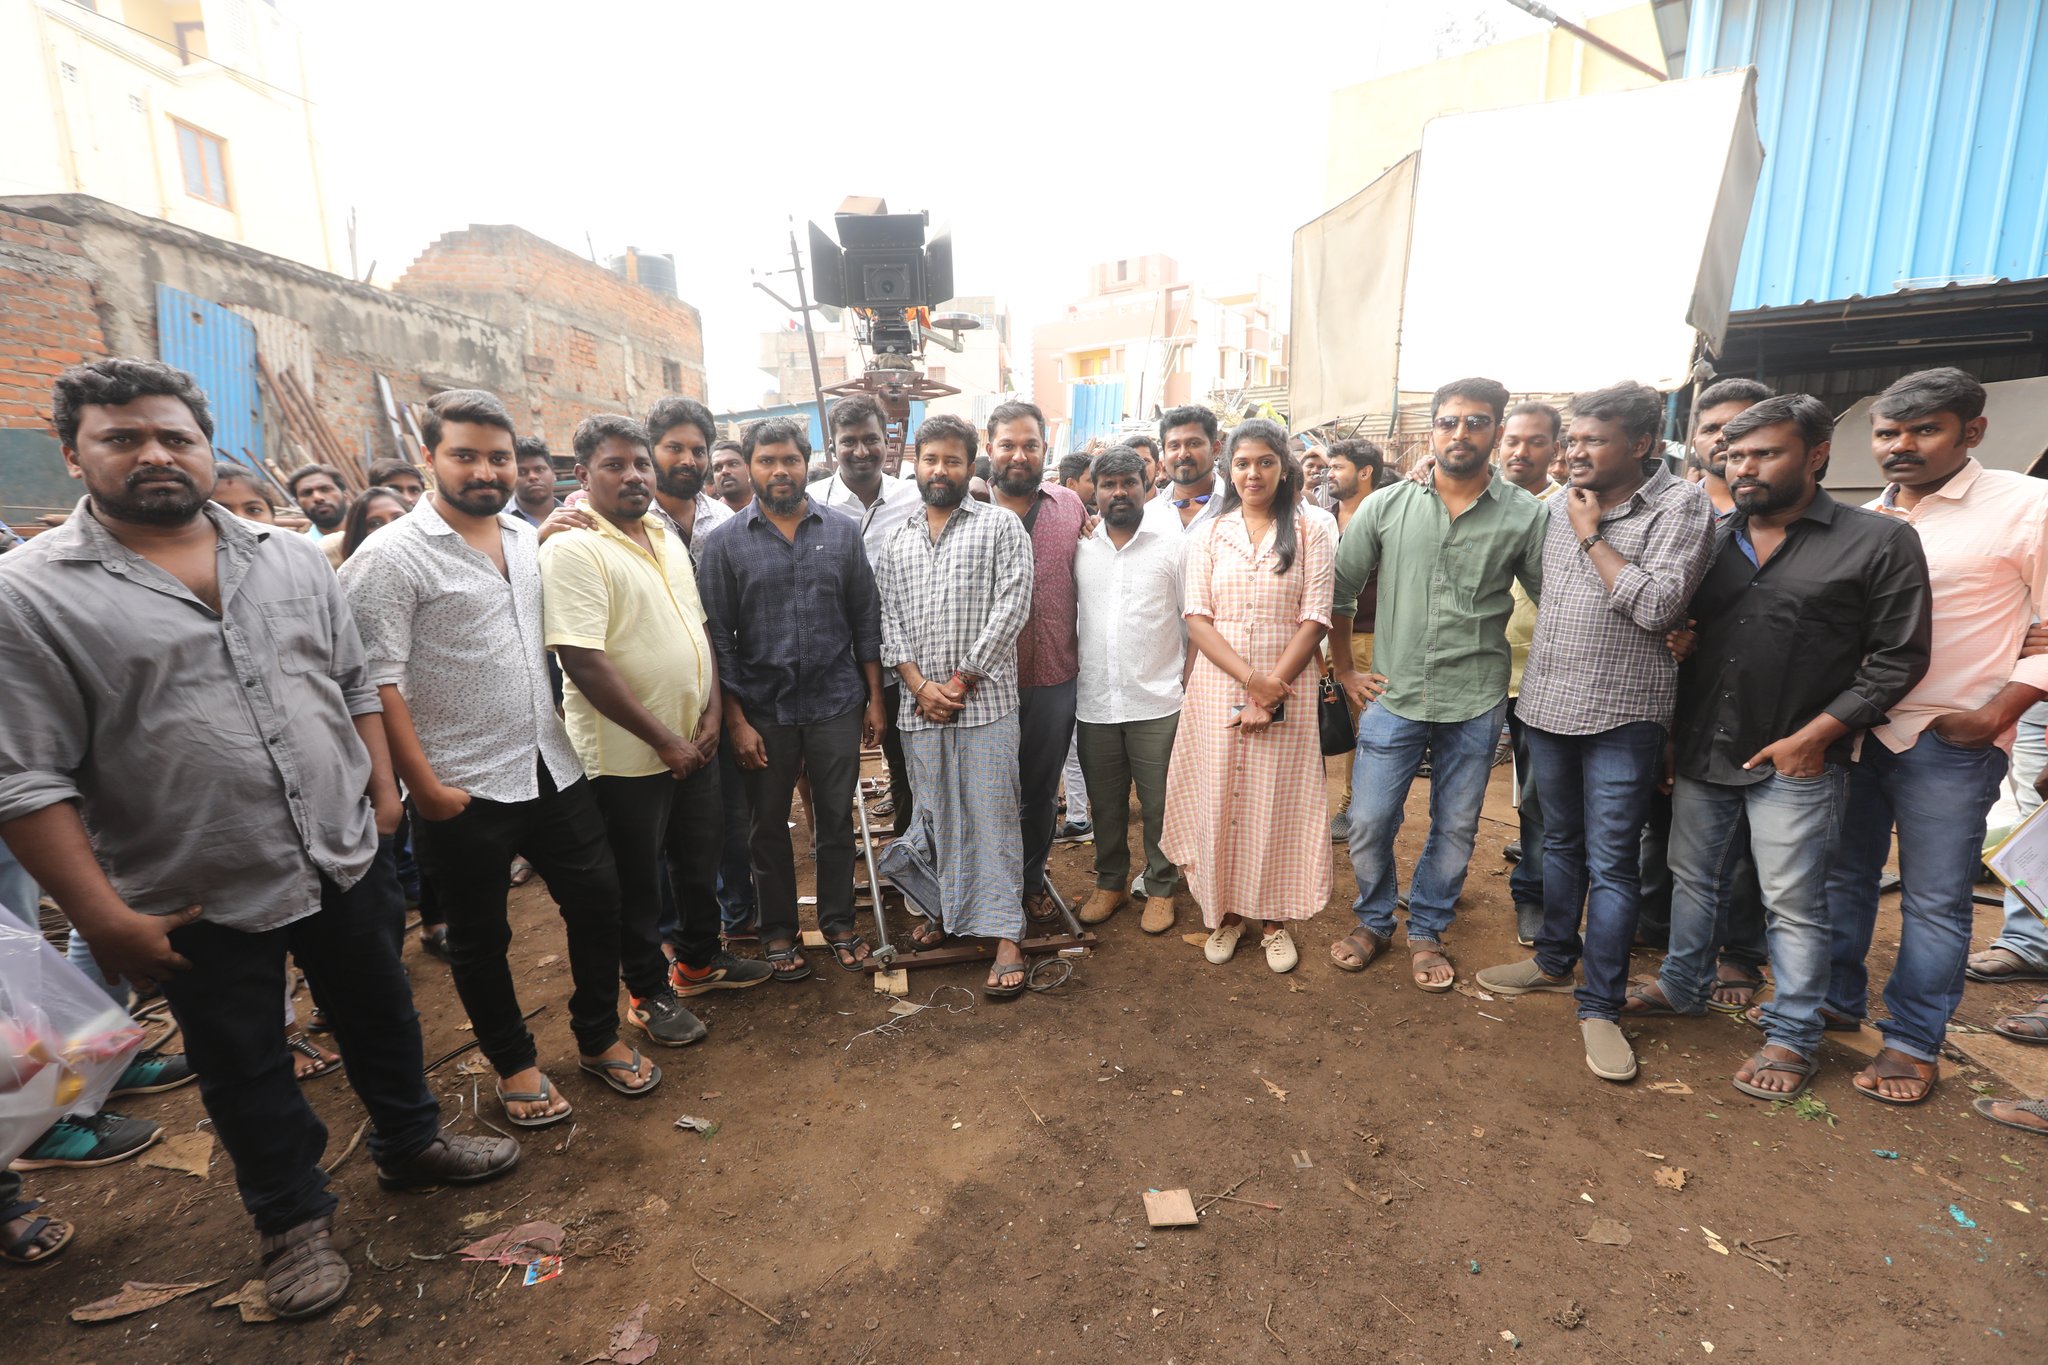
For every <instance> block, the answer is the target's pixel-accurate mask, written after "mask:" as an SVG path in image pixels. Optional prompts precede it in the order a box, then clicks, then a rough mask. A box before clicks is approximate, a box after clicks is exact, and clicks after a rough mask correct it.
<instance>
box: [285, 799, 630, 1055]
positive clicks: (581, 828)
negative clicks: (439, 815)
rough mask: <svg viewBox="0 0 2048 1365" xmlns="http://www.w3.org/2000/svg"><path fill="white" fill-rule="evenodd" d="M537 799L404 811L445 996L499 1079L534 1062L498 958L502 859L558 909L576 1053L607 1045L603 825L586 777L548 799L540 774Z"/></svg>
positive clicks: (614, 924)
mask: <svg viewBox="0 0 2048 1365" xmlns="http://www.w3.org/2000/svg"><path fill="white" fill-rule="evenodd" d="M540 790H541V794H540V795H539V796H537V797H535V798H534V799H533V800H531V801H503V802H501V801H483V800H475V799H473V800H471V801H470V803H469V805H468V807H467V808H466V809H464V811H463V812H462V814H460V815H458V816H456V817H455V818H454V819H453V820H422V819H420V818H419V812H418V811H414V812H413V837H414V839H415V840H416V841H417V842H418V846H419V847H418V852H419V860H420V869H421V871H423V872H425V873H426V875H428V876H429V877H432V878H433V879H434V881H435V883H436V887H437V889H438V890H439V892H440V896H441V906H442V908H443V909H444V910H446V911H447V913H448V964H449V967H450V968H451V970H452V973H453V975H454V977H455V993H456V995H458V996H460V997H461V999H462V1007H463V1008H464V1009H466V1010H468V1011H469V1021H470V1023H471V1024H473V1025H475V1026H476V1037H477V1043H478V1045H479V1046H481V1047H482V1049H483V1054H484V1057H485V1059H486V1060H488V1061H489V1062H490V1064H491V1066H492V1068H493V1069H495V1070H496V1071H497V1073H498V1074H499V1075H500V1076H510V1075H512V1074H513V1073H514V1072H517V1071H524V1070H525V1069H526V1068H527V1067H530V1066H532V1065H533V1064H534V1061H535V1058H536V1056H537V1054H536V1052H535V1050H534V1044H533V1034H531V1033H530V1032H528V1031H527V1028H526V1021H525V1020H523V1019H521V1018H520V1017H519V1015H520V1010H519V993H518V991H517V990H516V989H514V987H513V985H512V968H511V966H510V965H509V964H508V963H507V962H506V960H505V954H506V952H507V951H508V950H509V949H510V948H511V946H512V925H511V923H510V921H508V920H507V919H506V917H505V895H506V891H507V890H508V888H507V886H506V884H505V869H506V868H507V867H509V866H510V865H511V862H512V858H513V855H514V854H519V855H522V856H524V857H525V859H526V860H527V861H528V862H530V863H532V864H533V866H534V870H535V871H536V872H538V873H540V875H541V876H542V878H544V879H545V880H546V882H547V886H548V894H549V895H551V896H553V897H554V898H555V904H556V905H558V906H560V907H561V911H562V927H563V928H564V929H565V930H566V931H567V933H568V939H569V976H570V980H571V981H572V982H573V983H574V986H573V989H572V991H571V993H570V995H569V1028H570V1030H571V1031H572V1032H573V1033H574V1034H575V1035H576V1047H577V1050H578V1051H579V1052H581V1053H582V1054H583V1055H584V1056H586V1057H595V1056H596V1055H597V1054H599V1053H600V1052H603V1051H604V1050H605V1049H606V1048H608V1047H610V1046H611V1045H612V1044H613V1043H616V1042H617V1041H618V1040H619V876H618V873H617V871H616V870H615V869H614V867H613V864H612V850H611V845H610V844H609V843H608V842H606V840H605V833H604V816H603V815H601V814H599V813H598V809H597V798H596V796H595V795H593V794H592V792H591V790H590V782H589V780H588V779H586V778H580V777H579V778H577V779H576V781H575V782H573V783H571V784H570V785H569V786H567V787H564V788H562V789H561V790H559V791H557V790H556V789H555V784H554V783H553V782H552V781H551V780H549V778H548V773H547V768H546V766H545V765H543V766H542V767H541V769H540ZM322 1003H323V1004H324V1003H325V1001H322Z"/></svg>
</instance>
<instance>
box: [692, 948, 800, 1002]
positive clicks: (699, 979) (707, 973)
mask: <svg viewBox="0 0 2048 1365" xmlns="http://www.w3.org/2000/svg"><path fill="white" fill-rule="evenodd" d="M774 975H775V969H774V968H773V967H771V966H769V965H768V964H767V963H765V962H763V961H761V959H759V958H757V957H734V956H733V955H732V954H731V953H729V952H726V951H725V950H724V949H723V948H721V949H719V950H718V952H717V954H716V955H714V956H713V957H712V959H711V962H710V964H709V965H708V966H706V967H705V968H704V970H703V971H701V972H700V971H696V970H693V969H692V968H689V967H686V966H684V965H683V964H682V963H680V962H675V963H671V964H670V965H669V969H668V984H669V988H670V989H671V990H673V991H674V992H675V993H676V994H677V995H681V996H690V995H703V994H704V993H705V992H707V991H739V990H745V989H746V988H747V987H749V986H758V985H760V984H761V983H762V982H763V981H766V980H767V979H768V978H770V977H772V976H774Z"/></svg>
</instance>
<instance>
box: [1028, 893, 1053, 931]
mask: <svg viewBox="0 0 2048 1365" xmlns="http://www.w3.org/2000/svg"><path fill="white" fill-rule="evenodd" d="M1024 918H1026V919H1028V920H1030V921H1031V922H1032V923H1033V924H1036V925H1040V926H1044V925H1048V924H1058V923H1059V922H1060V908H1059V906H1057V905H1055V904H1053V899H1052V893H1051V892H1050V891H1041V892H1039V893H1038V894H1037V895H1036V896H1033V897H1032V898H1031V899H1029V900H1027V901H1025V902H1024Z"/></svg>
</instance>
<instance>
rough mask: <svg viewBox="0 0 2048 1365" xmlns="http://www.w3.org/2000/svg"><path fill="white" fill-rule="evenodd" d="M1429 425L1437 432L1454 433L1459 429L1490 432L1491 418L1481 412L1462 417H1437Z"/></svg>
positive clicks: (1491, 428) (1491, 426) (1491, 427)
mask: <svg viewBox="0 0 2048 1365" xmlns="http://www.w3.org/2000/svg"><path fill="white" fill-rule="evenodd" d="M1430 425H1431V426H1434V427H1435V428H1436V429H1437V430H1438V431H1456V430H1457V429H1458V428H1459V427H1463V428H1465V430H1467V431H1492V430H1493V418H1492V417H1491V416H1490V415H1488V414H1486V413H1483V412H1472V413H1467V414H1465V415H1464V416H1463V417H1438V418H1435V419H1434V420H1432V421H1431V423H1430Z"/></svg>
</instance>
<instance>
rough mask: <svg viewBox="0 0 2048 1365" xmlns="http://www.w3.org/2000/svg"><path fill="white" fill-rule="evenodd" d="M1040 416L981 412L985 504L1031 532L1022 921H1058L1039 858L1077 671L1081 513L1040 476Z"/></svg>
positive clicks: (1020, 764) (1021, 767) (1007, 408)
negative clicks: (989, 497) (991, 500)
mask: <svg viewBox="0 0 2048 1365" xmlns="http://www.w3.org/2000/svg"><path fill="white" fill-rule="evenodd" d="M1045 450H1046V446H1045V415H1044V414H1043V413H1041V412H1040V411H1039V410H1038V408H1037V406H1036V405H1035V404H1032V403H1025V402H1020V401H1012V402H1008V403H999V404H997V405H996V407H995V409H994V410H993V411H991V412H990V413H989V415H988V454H989V466H990V469H991V471H992V475H993V479H992V483H991V485H990V488H991V491H992V492H993V494H994V496H995V505H996V506H998V507H1000V508H1002V509H1003V510H1004V511H1006V512H1010V513H1013V514H1015V515H1016V516H1017V518H1018V519H1019V520H1021V521H1022V522H1023V523H1024V530H1025V532H1026V533H1027V534H1028V535H1029V536H1030V537H1031V563H1032V569H1031V614H1030V616H1029V617H1028V618H1027V619H1026V620H1025V622H1024V632H1023V634H1021V635H1019V636H1018V637H1017V734H1018V746H1019V747H1018V751H1017V781H1018V786H1019V790H1020V791H1021V793H1022V796H1023V806H1022V812H1021V816H1020V819H1021V821H1022V824H1023V829H1024V911H1025V914H1026V916H1027V917H1028V918H1029V919H1030V920H1031V921H1032V923H1034V924H1037V925H1041V926H1049V925H1052V924H1056V923H1057V922H1058V921H1059V911H1058V910H1057V909H1056V908H1055V907H1054V905H1053V901H1052V895H1051V893H1050V892H1048V891H1047V889H1046V884H1045V864H1046V859H1047V858H1048V857H1049V856H1050V855H1051V853H1052V841H1053V836H1054V834H1055V833H1056V828H1055V826H1056V824H1057V822H1058V819H1059V794H1060V769H1061V768H1062V767H1063V766H1064V764H1065V761H1066V757H1067V748H1068V746H1069V745H1070V744H1072V743H1073V740H1074V694H1075V688H1076V686H1077V684H1076V681H1075V680H1076V678H1077V676H1078V675H1079V673H1080V671H1081V664H1080V660H1079V658H1078V656H1077V654H1076V652H1075V643H1074V550H1075V547H1076V546H1078V545H1079V544H1080V543H1081V533H1082V531H1083V530H1084V529H1085V528H1086V527H1087V524H1088V518H1089V511H1088V508H1087V506H1086V505H1085V504H1084V503H1083V502H1082V501H1081V499H1080V498H1079V497H1078V496H1077V495H1076V494H1075V493H1074V492H1073V491H1072V490H1071V489H1067V488H1062V487H1061V486H1060V485H1059V484H1056V483H1050V482H1047V481H1046V478H1045Z"/></svg>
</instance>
